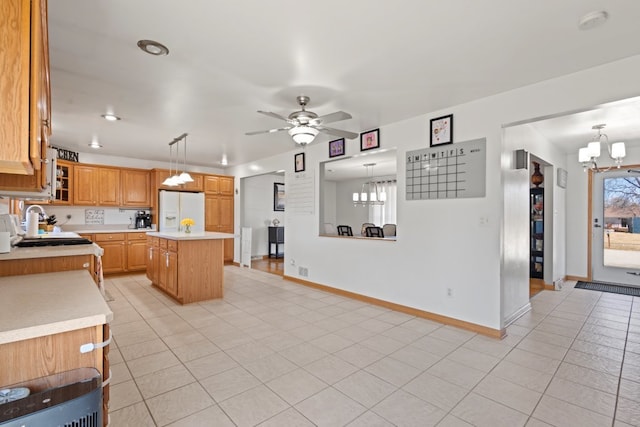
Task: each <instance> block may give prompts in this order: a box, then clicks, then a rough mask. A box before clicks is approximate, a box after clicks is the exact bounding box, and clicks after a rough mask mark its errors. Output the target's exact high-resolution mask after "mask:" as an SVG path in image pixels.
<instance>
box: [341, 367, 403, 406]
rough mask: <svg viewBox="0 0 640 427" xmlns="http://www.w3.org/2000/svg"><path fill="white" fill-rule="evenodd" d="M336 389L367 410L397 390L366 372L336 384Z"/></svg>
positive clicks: (359, 372) (357, 373)
mask: <svg viewBox="0 0 640 427" xmlns="http://www.w3.org/2000/svg"><path fill="white" fill-rule="evenodd" d="M334 388H336V389H338V390H339V391H341V392H342V393H344V394H346V395H347V396H349V397H350V398H352V399H353V400H355V401H356V402H358V403H360V404H361V405H363V406H364V407H366V408H371V407H372V406H374V405H375V404H377V403H378V402H380V401H381V400H382V399H384V398H385V397H387V396H389V395H390V394H391V393H393V392H394V391H396V390H397V387H396V386H394V385H392V384H389V383H388V382H386V381H383V380H381V379H380V378H378V377H376V376H374V375H371V374H369V373H368V372H365V371H358V372H356V373H354V374H353V375H350V376H348V377H347V378H345V379H343V380H342V381H340V382H338V383H336V384H334Z"/></svg>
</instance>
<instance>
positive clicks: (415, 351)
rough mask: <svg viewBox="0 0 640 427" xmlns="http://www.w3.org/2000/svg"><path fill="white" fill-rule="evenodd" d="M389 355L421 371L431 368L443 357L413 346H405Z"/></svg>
mask: <svg viewBox="0 0 640 427" xmlns="http://www.w3.org/2000/svg"><path fill="white" fill-rule="evenodd" d="M389 357H391V358H393V359H396V360H399V361H401V362H403V363H406V364H407V365H410V366H413V367H414V368H417V369H419V370H421V371H423V370H425V369H428V368H430V367H431V366H433V365H434V364H436V363H437V362H439V361H440V359H441V358H440V357H439V356H436V355H435V354H433V353H428V352H426V351H424V350H420V349H419V348H417V347H413V346H406V347H403V348H401V349H400V350H398V351H396V352H395V353H391V354H390V355H389Z"/></svg>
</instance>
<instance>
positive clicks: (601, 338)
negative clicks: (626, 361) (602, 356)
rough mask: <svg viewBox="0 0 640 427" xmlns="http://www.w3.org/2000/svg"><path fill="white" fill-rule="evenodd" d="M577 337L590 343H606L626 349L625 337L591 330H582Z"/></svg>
mask: <svg viewBox="0 0 640 427" xmlns="http://www.w3.org/2000/svg"><path fill="white" fill-rule="evenodd" d="M576 339H579V340H581V341H586V342H590V343H595V344H600V345H606V346H607V347H613V348H617V349H619V350H624V347H625V342H626V340H625V339H624V338H616V337H610V336H606V335H601V334H596V333H594V332H589V331H586V330H582V331H581V332H580V333H579V334H578V336H577V338H576Z"/></svg>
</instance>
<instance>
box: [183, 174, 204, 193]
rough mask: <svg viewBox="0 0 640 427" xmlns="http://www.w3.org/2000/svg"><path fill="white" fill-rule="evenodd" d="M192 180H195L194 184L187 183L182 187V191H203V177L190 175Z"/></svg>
mask: <svg viewBox="0 0 640 427" xmlns="http://www.w3.org/2000/svg"><path fill="white" fill-rule="evenodd" d="M189 175H191V178H193V182H187V183H185V184H182V185H181V186H180V190H184V191H202V187H203V184H202V175H198V174H195V173H190V174H189Z"/></svg>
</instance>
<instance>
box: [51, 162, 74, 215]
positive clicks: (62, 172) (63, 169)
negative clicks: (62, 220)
mask: <svg viewBox="0 0 640 427" xmlns="http://www.w3.org/2000/svg"><path fill="white" fill-rule="evenodd" d="M57 163H58V165H57V171H56V183H55V185H56V198H55V199H54V200H53V204H55V205H70V204H72V203H73V165H72V164H71V163H69V162H65V161H64V160H58V162H57Z"/></svg>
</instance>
